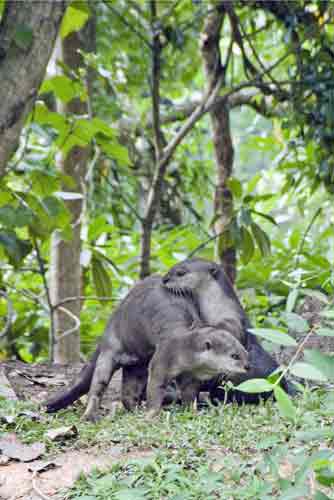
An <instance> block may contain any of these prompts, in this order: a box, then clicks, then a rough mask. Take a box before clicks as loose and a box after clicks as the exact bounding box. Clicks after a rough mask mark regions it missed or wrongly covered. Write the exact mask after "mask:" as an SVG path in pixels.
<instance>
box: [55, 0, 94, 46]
mask: <svg viewBox="0 0 334 500" xmlns="http://www.w3.org/2000/svg"><path fill="white" fill-rule="evenodd" d="M89 16H90V10H89V7H88V4H87V2H86V1H84V0H73V2H72V3H71V5H69V7H67V9H66V12H65V15H64V17H63V20H62V23H61V26H60V35H61V37H62V38H66V37H67V35H69V34H70V33H72V32H73V31H79V30H81V28H83V26H84V25H85V24H86V22H87V20H88V19H89Z"/></svg>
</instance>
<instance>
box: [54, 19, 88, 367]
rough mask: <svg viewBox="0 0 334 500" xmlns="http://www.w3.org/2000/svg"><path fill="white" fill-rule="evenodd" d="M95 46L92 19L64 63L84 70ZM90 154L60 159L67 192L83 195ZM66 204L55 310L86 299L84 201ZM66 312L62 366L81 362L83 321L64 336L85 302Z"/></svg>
mask: <svg viewBox="0 0 334 500" xmlns="http://www.w3.org/2000/svg"><path fill="white" fill-rule="evenodd" d="M92 25H93V29H92ZM93 45H95V29H94V19H90V20H89V21H88V23H87V25H86V26H85V27H84V28H83V29H82V30H81V31H80V32H76V33H72V34H70V35H69V36H68V37H66V38H65V39H64V40H63V41H62V45H61V52H62V60H63V62H64V63H65V64H66V65H67V66H68V67H69V68H71V69H72V70H73V71H75V72H76V71H77V70H78V69H79V68H80V67H82V66H83V60H82V56H81V54H80V52H79V51H80V50H82V51H88V49H89V50H92V49H93ZM58 111H59V112H67V113H71V114H74V115H84V114H87V113H88V106H87V102H84V101H81V100H79V99H74V100H72V101H71V102H70V103H69V104H67V105H66V106H64V105H63V104H61V103H59V104H58ZM89 152H90V148H89V147H85V148H82V147H78V146H75V147H74V148H72V149H71V151H70V152H69V153H68V155H67V156H66V158H64V157H62V156H61V155H60V156H59V159H58V167H59V169H60V170H61V171H62V172H63V173H64V174H66V175H69V176H70V177H72V179H73V180H74V182H75V188H74V189H73V188H71V189H67V188H66V186H63V190H64V191H66V190H69V191H75V192H77V193H81V194H83V183H84V178H85V173H86V166H87V161H88V157H89ZM66 203H67V206H68V208H69V210H70V211H71V214H72V227H73V238H72V240H71V241H64V240H62V239H61V237H60V235H59V233H57V232H56V233H55V234H54V236H53V239H52V246H51V266H50V267H51V276H50V289H51V293H52V303H53V305H54V306H56V305H57V304H58V303H60V302H62V301H63V300H65V299H67V298H68V297H80V296H81V295H82V294H81V264H80V254H81V238H80V233H81V219H82V210H83V200H82V199H78V200H71V201H67V202H66ZM65 309H66V310H67V311H69V313H66V312H64V308H62V309H60V308H59V309H57V308H55V310H54V325H55V346H54V359H53V361H55V362H56V363H61V364H68V363H76V362H79V361H80V331H79V325H80V323H79V321H78V322H77V328H76V329H75V330H74V331H73V332H72V333H70V334H69V335H65V336H64V333H66V332H68V331H70V330H71V329H73V327H74V326H75V321H74V318H73V317H75V318H79V317H80V310H81V301H80V300H79V298H78V300H75V301H71V302H68V303H67V304H66V307H65Z"/></svg>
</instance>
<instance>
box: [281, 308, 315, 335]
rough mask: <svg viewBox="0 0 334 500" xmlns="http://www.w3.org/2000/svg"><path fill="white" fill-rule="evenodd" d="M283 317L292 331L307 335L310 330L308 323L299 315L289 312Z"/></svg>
mask: <svg viewBox="0 0 334 500" xmlns="http://www.w3.org/2000/svg"><path fill="white" fill-rule="evenodd" d="M283 317H284V320H285V322H286V324H287V325H288V327H289V329H290V330H293V331H294V332H297V333H305V332H307V331H308V330H309V324H308V322H307V321H306V319H304V318H302V316H300V315H299V314H296V313H292V312H287V313H285V314H284V316H283Z"/></svg>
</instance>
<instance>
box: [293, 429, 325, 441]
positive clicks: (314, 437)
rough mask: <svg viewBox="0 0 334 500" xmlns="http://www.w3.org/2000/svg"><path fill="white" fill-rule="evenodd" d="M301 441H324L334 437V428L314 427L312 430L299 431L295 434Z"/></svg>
mask: <svg viewBox="0 0 334 500" xmlns="http://www.w3.org/2000/svg"><path fill="white" fill-rule="evenodd" d="M295 436H296V439H298V440H300V441H306V442H308V441H324V440H325V439H333V438H334V429H313V430H310V431H298V432H296V434H295Z"/></svg>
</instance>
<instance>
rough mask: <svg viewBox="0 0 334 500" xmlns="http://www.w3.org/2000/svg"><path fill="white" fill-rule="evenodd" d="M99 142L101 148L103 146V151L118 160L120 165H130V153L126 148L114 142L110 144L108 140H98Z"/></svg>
mask: <svg viewBox="0 0 334 500" xmlns="http://www.w3.org/2000/svg"><path fill="white" fill-rule="evenodd" d="M97 142H98V144H99V146H101V149H102V150H103V151H104V152H105V153H106V154H107V155H108V156H110V157H111V158H113V159H114V160H116V161H117V162H118V163H120V164H121V165H129V164H130V159H129V153H128V150H127V149H126V148H125V147H124V146H121V145H120V144H118V143H117V142H114V141H113V142H110V141H106V140H100V139H97Z"/></svg>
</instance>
